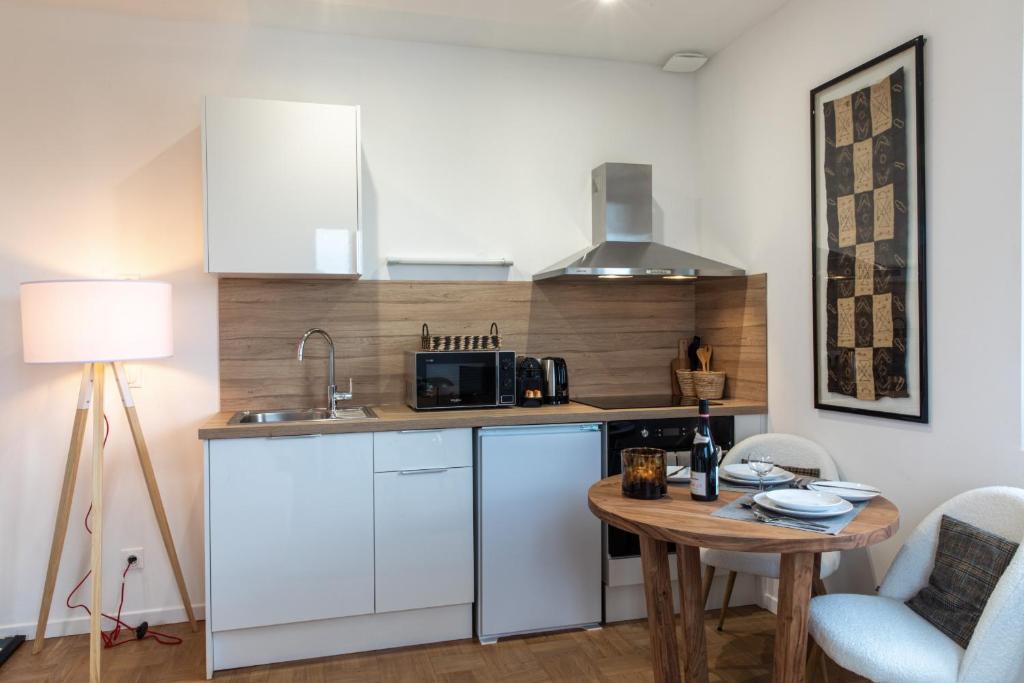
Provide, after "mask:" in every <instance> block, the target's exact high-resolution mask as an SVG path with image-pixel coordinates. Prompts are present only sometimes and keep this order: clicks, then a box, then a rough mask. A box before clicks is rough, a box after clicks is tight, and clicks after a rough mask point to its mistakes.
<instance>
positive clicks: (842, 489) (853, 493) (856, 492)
mask: <svg viewBox="0 0 1024 683" xmlns="http://www.w3.org/2000/svg"><path fill="white" fill-rule="evenodd" d="M807 488H809V489H811V490H812V491H820V492H821V493H831V494H833V495H836V496H839V497H840V498H845V499H846V500H848V501H851V502H853V503H860V502H861V501H865V500H871V499H872V498H874V497H875V496H877V495H878V494H880V493H881V491H879V490H878V489H876V488H875V487H873V486H868V485H867V484H858V483H857V482H855V481H816V482H814V483H813V484H810V485H809V486H808V487H807Z"/></svg>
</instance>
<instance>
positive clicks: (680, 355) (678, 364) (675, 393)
mask: <svg viewBox="0 0 1024 683" xmlns="http://www.w3.org/2000/svg"><path fill="white" fill-rule="evenodd" d="M686 343H687V342H686V339H685V338H684V337H680V338H679V342H678V344H677V348H678V351H677V353H676V357H675V358H673V359H672V362H671V363H669V375H668V376H669V380H668V381H669V385H670V386H671V387H672V397H673V398H676V397H680V396H682V395H683V392H681V391H680V390H679V382H678V381H677V380H676V370H689V369H690V358H689V356H688V355H687V352H686Z"/></svg>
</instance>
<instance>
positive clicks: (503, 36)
mask: <svg viewBox="0 0 1024 683" xmlns="http://www.w3.org/2000/svg"><path fill="white" fill-rule="evenodd" d="M45 1H46V2H47V3H48V4H51V5H59V6H65V7H80V8H87V9H99V10H106V11H115V12H123V13H130V14H135V15H142V16H150V17H159V18H164V19H180V20H198V21H217V22H230V23H240V24H251V25H261V26H276V27H284V28H293V29H301V30H311V31H322V32H328V33H346V34H353V35H362V36H371V37H377V38H391V39H398V40H417V41H425V42H433V43H449V44H455V45H470V46H475V47H490V48H502V49H509V50H521V51H525V52H540V53H546V54H561V55H573V56H578V57H596V58H603V59H617V60H623V61H631V62H646V63H649V64H658V65H661V64H663V63H664V62H665V60H666V59H667V58H668V57H669V55H671V54H672V53H673V52H678V51H681V50H698V51H700V52H704V53H705V54H707V55H711V54H713V53H714V52H716V51H717V50H720V49H721V48H723V47H725V46H726V45H728V44H729V43H730V42H732V41H733V40H734V39H736V38H737V37H738V36H739V35H740V34H741V33H743V32H744V31H745V30H746V29H748V28H749V27H750V26H752V25H754V24H756V23H757V22H759V21H761V20H762V19H764V18H765V17H767V16H768V15H769V14H771V13H772V12H774V11H775V10H777V9H778V8H779V7H781V6H782V5H783V4H784V3H785V2H786V0H45Z"/></svg>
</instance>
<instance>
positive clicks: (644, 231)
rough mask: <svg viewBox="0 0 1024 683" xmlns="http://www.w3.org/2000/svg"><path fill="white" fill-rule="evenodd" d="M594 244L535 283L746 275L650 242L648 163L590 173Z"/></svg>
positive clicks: (608, 166) (605, 167) (610, 166)
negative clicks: (570, 280) (560, 280)
mask: <svg viewBox="0 0 1024 683" xmlns="http://www.w3.org/2000/svg"><path fill="white" fill-rule="evenodd" d="M591 179H592V185H591V191H592V193H593V197H592V198H591V201H592V206H591V211H592V215H593V223H592V225H593V231H594V244H593V246H590V247H587V248H586V249H584V250H583V251H581V252H579V253H577V254H573V255H572V256H570V257H569V258H567V259H565V260H563V261H559V262H558V263H556V264H554V265H552V266H550V267H548V268H545V269H544V270H543V271H541V272H539V273H537V274H536V275H534V276H533V279H534V280H549V279H552V278H561V279H587V278H601V279H609V280H611V279H616V278H622V279H630V278H633V279H648V280H650V279H670V280H687V279H693V278H696V277H729V276H734V275H744V274H745V272H744V270H743V269H742V268H736V267H734V266H730V265H727V264H725V263H719V262H718V261H712V260H711V259H706V258H704V257H702V256H697V255H696V254H691V253H689V252H686V251H681V250H679V249H673V248H672V247H668V246H665V245H664V244H659V243H657V242H655V241H654V231H653V217H652V215H653V211H652V203H653V199H652V196H651V166H650V165H649V164H602V165H600V166H598V167H597V168H595V169H594V170H593V172H592V173H591Z"/></svg>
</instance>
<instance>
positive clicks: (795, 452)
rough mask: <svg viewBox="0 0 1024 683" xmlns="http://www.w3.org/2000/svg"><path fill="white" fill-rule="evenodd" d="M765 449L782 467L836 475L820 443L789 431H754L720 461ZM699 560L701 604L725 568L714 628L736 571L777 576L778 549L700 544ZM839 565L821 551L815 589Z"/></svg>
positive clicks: (832, 555) (725, 605) (735, 459)
mask: <svg viewBox="0 0 1024 683" xmlns="http://www.w3.org/2000/svg"><path fill="white" fill-rule="evenodd" d="M763 452H767V453H768V455H770V456H771V457H772V461H773V462H774V463H775V464H776V465H778V466H782V467H798V468H801V469H816V470H818V473H819V475H820V476H821V478H822V479H837V478H838V477H839V473H838V471H837V469H836V464H835V462H834V461H833V460H832V457H831V456H830V455H829V454H828V451H826V450H825V449H824V448H822V447H821V446H820V445H818V444H816V443H814V442H813V441H810V440H808V439H805V438H803V437H801V436H795V435H793V434H758V435H756V436H751V437H748V438H746V439H744V440H743V441H741V442H739V443H738V444H736V445H735V446H733V448H732V449H731V450H730V451H729V453H728V454H727V455H726V456H725V459H724V460H723V461H722V464H723V465H728V464H730V463H737V462H740V461H742V460H750V458H752V457H754V455H755V454H757V453H763ZM700 560H701V562H703V563H704V564H705V565H706V566H707V569H706V570H705V572H704V604H705V605H707V602H708V594H709V593H710V592H711V581H712V579H714V577H715V572H716V570H719V569H722V570H726V571H728V572H729V578H728V579H727V580H726V583H725V595H724V596H723V597H722V611H721V613H720V614H719V617H718V630H719V631H721V630H722V627H723V626H724V625H725V614H726V610H727V609H728V607H729V600H730V599H731V598H732V589H733V585H734V584H735V583H736V575H737V574H753V575H755V576H764V577H767V578H771V579H777V578H779V554H778V553H743V552H736V551H732V550H709V549H706V548H701V551H700ZM838 568H839V553H838V552H831V553H822V555H821V574H820V576H817V577H814V589H815V592H816V593H824V592H825V588H824V584H823V583H822V582H821V579H823V578H825V577H827V576H829V575H831V574H833V573H834V572H835V571H836V569H838Z"/></svg>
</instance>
